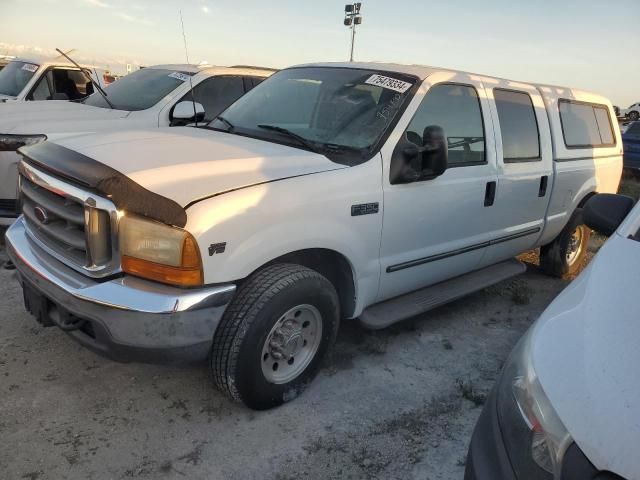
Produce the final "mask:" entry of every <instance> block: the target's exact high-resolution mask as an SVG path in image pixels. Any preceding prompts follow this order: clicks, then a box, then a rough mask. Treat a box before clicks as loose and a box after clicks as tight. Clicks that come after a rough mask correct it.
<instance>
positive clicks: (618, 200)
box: [582, 193, 634, 236]
mask: <svg viewBox="0 0 640 480" xmlns="http://www.w3.org/2000/svg"><path fill="white" fill-rule="evenodd" d="M633 204H634V201H633V198H631V197H627V196H625V195H615V194H612V193H599V194H596V195H594V196H593V197H591V198H590V199H589V200H587V203H585V205H584V207H583V209H582V219H583V221H584V224H585V225H586V226H587V227H589V228H590V229H592V230H595V231H596V232H598V233H601V234H602V235H606V236H609V235H612V234H613V233H614V232H615V231H616V230H617V229H618V227H619V226H620V224H621V223H622V221H623V220H624V219H625V217H626V216H627V215H628V214H629V212H630V211H631V209H632V208H633Z"/></svg>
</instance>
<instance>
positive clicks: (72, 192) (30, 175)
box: [19, 162, 122, 278]
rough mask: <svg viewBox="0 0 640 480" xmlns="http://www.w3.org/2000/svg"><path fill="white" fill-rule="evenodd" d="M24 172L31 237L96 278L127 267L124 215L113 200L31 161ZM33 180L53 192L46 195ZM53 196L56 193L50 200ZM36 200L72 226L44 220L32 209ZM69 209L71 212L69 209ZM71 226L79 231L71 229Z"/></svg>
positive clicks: (23, 167)
mask: <svg viewBox="0 0 640 480" xmlns="http://www.w3.org/2000/svg"><path fill="white" fill-rule="evenodd" d="M19 171H20V176H21V178H20V186H21V192H20V193H21V203H22V210H23V214H24V216H25V227H26V232H27V234H28V235H29V237H30V238H31V240H33V241H34V242H35V243H36V244H37V245H38V246H39V247H40V248H42V249H43V250H44V251H46V252H47V253H48V254H50V255H51V256H53V257H54V258H56V259H57V260H59V261H61V262H63V263H64V264H66V265H68V266H69V267H71V268H73V269H74V270H76V271H78V272H81V273H84V274H85V275H88V276H90V277H93V278H103V277H106V276H109V275H113V274H116V273H119V272H121V271H122V270H121V266H120V254H119V248H118V221H119V216H118V211H117V209H116V207H115V205H114V204H113V202H111V201H110V200H108V199H106V198H103V197H100V196H98V195H95V194H94V193H92V192H88V191H86V190H83V189H82V188H78V187H76V186H74V185H72V184H69V183H66V182H64V181H63V180H60V179H58V178H56V177H53V176H51V175H49V174H47V173H44V172H42V171H41V170H38V169H36V168H34V167H32V166H31V165H29V164H27V163H25V162H20V164H19ZM22 177H23V178H22ZM23 179H24V180H26V181H24V180H23ZM29 182H30V183H32V184H34V185H36V186H37V187H40V188H43V189H44V190H47V191H48V192H47V193H46V194H44V195H43V194H42V193H43V192H41V191H38V190H35V189H33V187H32V186H31V185H29ZM49 194H51V195H55V197H53V196H52V197H51V198H49V199H48V198H47V195H49ZM45 201H48V202H50V204H49V205H47V204H46V203H45ZM74 203H75V204H77V205H78V207H80V208H82V211H83V214H80V212H79V211H77V212H76V213H74V212H73V210H74V209H76V210H79V208H77V207H75V208H74V207H73V204H74ZM31 204H33V205H37V206H40V207H43V208H44V209H47V210H48V211H49V212H50V213H52V214H53V215H55V216H56V217H57V218H58V219H59V220H61V221H66V222H67V226H66V227H63V228H59V227H56V228H53V227H48V226H47V224H46V223H43V224H38V223H37V219H35V217H34V214H33V212H32V211H31V210H29V208H30V205H31ZM67 207H68V208H69V211H64V209H65V208H67ZM30 224H31V225H30ZM70 224H71V225H75V226H76V227H77V230H76V229H74V228H70V227H69V225H70ZM105 231H106V233H103V232H105ZM79 235H82V240H79V239H78V236H79Z"/></svg>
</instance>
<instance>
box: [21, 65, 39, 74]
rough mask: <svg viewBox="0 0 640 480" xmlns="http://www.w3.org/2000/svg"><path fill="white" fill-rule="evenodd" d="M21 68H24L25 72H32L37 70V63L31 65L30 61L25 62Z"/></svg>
mask: <svg viewBox="0 0 640 480" xmlns="http://www.w3.org/2000/svg"><path fill="white" fill-rule="evenodd" d="M22 70H26V71H27V72H31V73H34V72H35V71H36V70H38V65H33V64H32V63H25V64H24V65H22Z"/></svg>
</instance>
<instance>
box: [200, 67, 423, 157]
mask: <svg viewBox="0 0 640 480" xmlns="http://www.w3.org/2000/svg"><path fill="white" fill-rule="evenodd" d="M416 81H417V79H416V78H415V77H413V76H409V75H404V74H399V73H388V72H378V71H372V70H363V69H355V68H333V67H303V68H291V69H288V70H282V71H280V72H278V73H276V74H274V75H273V76H271V77H270V78H269V79H267V80H266V81H264V82H263V83H261V84H260V85H258V86H257V87H256V88H254V89H253V90H251V91H250V92H249V93H247V94H246V95H245V96H244V97H242V98H240V99H239V100H238V101H237V102H236V103H234V104H233V105H232V106H231V107H229V108H228V109H227V110H226V111H225V112H223V114H222V119H220V118H218V119H214V120H213V121H212V122H211V123H210V124H209V125H210V127H212V128H215V129H220V130H224V131H226V132H229V133H235V134H239V135H246V136H250V137H255V138H260V139H264V140H268V141H274V142H277V143H284V144H287V145H291V146H295V147H299V148H303V149H308V150H313V151H318V152H319V153H323V154H325V155H327V156H328V157H329V158H332V159H336V158H335V157H336V156H344V155H346V156H347V157H351V161H353V160H357V159H363V160H364V159H366V158H367V157H370V155H371V153H372V150H373V149H374V147H376V146H377V145H378V143H379V142H380V140H381V139H382V138H383V137H384V136H385V133H387V131H388V130H389V128H390V126H392V125H393V124H394V123H395V121H396V119H397V117H398V116H399V112H400V111H401V110H402V109H403V108H404V107H405V105H406V104H407V103H408V102H407V99H408V98H409V97H410V96H411V95H412V92H413V90H412V88H411V87H413V86H414V85H415V83H416ZM336 160H337V159H336ZM337 161H339V160H337ZM345 161H346V162H348V161H349V159H348V158H346V159H345Z"/></svg>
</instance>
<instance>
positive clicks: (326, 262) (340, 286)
mask: <svg viewBox="0 0 640 480" xmlns="http://www.w3.org/2000/svg"><path fill="white" fill-rule="evenodd" d="M274 263H295V264H297V265H303V266H305V267H307V268H310V269H311V270H315V271H316V272H318V273H319V274H321V275H323V276H324V277H325V278H326V279H327V280H329V281H330V282H331V283H332V284H333V286H334V287H335V289H336V292H338V297H339V298H340V312H341V316H342V317H345V318H349V317H351V316H352V315H353V312H354V311H355V308H356V287H355V282H354V280H353V270H352V268H351V264H350V263H349V261H348V260H347V259H346V257H345V256H344V255H342V254H341V253H338V252H336V251H334V250H328V249H324V248H312V249H307V250H298V251H296V252H291V253H287V254H286V255H282V256H281V257H278V258H275V259H273V260H272V261H270V262H269V263H268V264H267V265H271V264H274Z"/></svg>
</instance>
